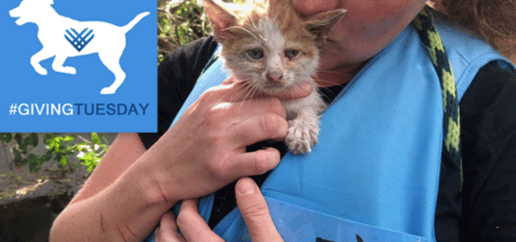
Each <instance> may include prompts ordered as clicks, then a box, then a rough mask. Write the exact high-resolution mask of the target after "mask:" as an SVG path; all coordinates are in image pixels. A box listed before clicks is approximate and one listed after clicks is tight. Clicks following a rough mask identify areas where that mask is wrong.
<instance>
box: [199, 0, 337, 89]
mask: <svg viewBox="0 0 516 242" xmlns="http://www.w3.org/2000/svg"><path fill="white" fill-rule="evenodd" d="M210 4H215V3H213V2H212V1H209V0H205V7H206V12H207V13H208V16H209V17H210V20H211V22H212V24H213V25H214V29H215V37H216V38H217V40H218V41H219V42H220V43H221V44H222V47H223V48H222V53H221V56H222V57H223V58H224V59H225V65H226V67H227V68H228V69H229V70H231V72H232V74H233V75H235V77H237V79H239V80H242V81H245V82H246V83H248V84H249V87H250V88H251V89H253V90H256V91H260V92H263V93H266V94H277V93H279V92H281V91H282V90H283V89H285V88H287V87H289V86H291V85H293V84H295V83H298V82H302V81H308V80H312V78H311V76H312V75H314V74H315V73H316V70H317V65H318V62H319V48H320V47H321V46H322V43H321V42H324V39H323V38H325V35H327V34H328V33H329V30H330V29H331V26H329V25H333V24H334V22H336V21H335V19H337V20H338V19H339V18H340V16H342V14H343V11H340V12H333V13H331V14H326V15H325V14H321V16H322V17H321V16H318V17H317V19H316V20H314V19H309V20H303V19H301V18H300V17H299V16H298V15H297V14H296V13H295V11H294V9H293V7H292V5H291V3H290V1H289V0H276V1H273V2H271V4H270V5H269V3H268V1H264V2H260V3H258V2H257V1H255V2H254V5H253V7H249V8H242V7H240V8H239V9H233V10H226V9H224V8H218V9H215V8H217V6H218V5H217V6H213V5H210ZM219 7H220V6H219ZM224 10H225V11H227V12H226V13H224V14H221V12H223V11H224ZM332 20H333V21H332ZM321 27H324V28H321ZM328 28H329V29H328Z"/></svg>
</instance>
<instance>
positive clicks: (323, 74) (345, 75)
mask: <svg viewBox="0 0 516 242" xmlns="http://www.w3.org/2000/svg"><path fill="white" fill-rule="evenodd" d="M366 62H367V61H364V62H362V63H357V64H349V65H346V66H344V67H341V68H340V69H336V70H331V71H320V72H318V73H317V76H316V77H315V78H314V79H315V82H317V84H318V85H319V86H320V87H331V86H337V85H343V84H346V83H348V82H349V81H351V79H352V78H353V77H354V76H355V75H356V74H357V73H358V71H360V69H361V68H362V67H363V66H364V65H365V63H366Z"/></svg>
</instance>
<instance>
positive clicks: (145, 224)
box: [51, 0, 516, 241]
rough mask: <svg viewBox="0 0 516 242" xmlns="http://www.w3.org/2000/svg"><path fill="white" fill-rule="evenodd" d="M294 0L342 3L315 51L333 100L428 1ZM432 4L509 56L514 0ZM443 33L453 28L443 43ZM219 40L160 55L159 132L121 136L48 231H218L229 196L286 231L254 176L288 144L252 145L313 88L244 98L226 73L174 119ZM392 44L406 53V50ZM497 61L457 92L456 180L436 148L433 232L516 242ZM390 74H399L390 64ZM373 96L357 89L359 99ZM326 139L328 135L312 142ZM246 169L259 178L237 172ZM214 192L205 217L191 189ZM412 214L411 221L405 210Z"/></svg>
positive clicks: (512, 115)
mask: <svg viewBox="0 0 516 242" xmlns="http://www.w3.org/2000/svg"><path fill="white" fill-rule="evenodd" d="M292 3H293V4H294V6H295V8H296V10H297V11H298V12H299V13H300V14H301V15H303V16H307V17H308V16H311V15H313V14H316V13H318V12H322V11H326V10H330V9H336V8H344V9H347V10H348V12H347V14H346V15H345V17H343V19H341V21H340V22H339V23H337V25H336V26H335V28H334V30H333V32H332V34H331V35H330V36H329V39H328V42H327V44H326V45H325V46H324V48H323V50H322V52H321V53H322V56H321V64H320V69H321V72H320V73H319V74H318V76H317V78H318V83H319V84H320V85H321V86H322V87H326V88H323V89H322V90H321V91H326V92H327V96H330V99H335V96H337V95H338V93H342V92H345V91H343V90H342V89H343V88H344V86H346V84H347V83H350V81H352V80H353V79H354V78H357V77H358V76H360V75H362V74H363V73H366V74H367V73H368V72H370V70H369V69H368V68H370V67H371V66H373V67H376V66H375V65H374V63H375V61H374V58H376V57H377V56H379V53H381V54H384V53H385V52H384V51H383V50H384V49H385V48H386V47H388V46H392V43H393V42H396V41H398V38H399V36H400V34H402V33H406V32H404V31H406V29H407V28H409V27H408V26H409V25H410V24H411V22H412V21H413V19H414V18H415V16H416V15H417V14H418V13H419V12H420V11H421V10H422V9H423V8H424V7H425V4H426V0H402V1H389V0H382V1H363V0H360V1H355V0H324V1H323V0H311V1H308V0H292ZM432 5H433V7H434V8H435V9H437V10H439V11H440V12H442V13H444V14H445V15H446V16H447V17H448V18H444V17H443V18H442V19H439V20H438V21H441V22H446V23H447V24H450V25H452V26H460V28H461V31H462V30H463V31H465V32H471V33H474V34H475V35H479V36H480V37H481V38H483V39H485V40H486V41H488V42H489V43H490V44H491V45H492V46H494V47H496V48H497V49H499V50H500V51H501V52H503V53H504V54H505V55H506V56H507V57H512V56H513V55H514V54H515V52H516V48H514V47H515V41H511V40H514V39H516V37H515V36H514V35H515V34H516V31H515V28H516V27H515V23H516V21H514V20H516V17H515V15H514V13H515V12H516V11H514V10H515V9H514V6H515V5H516V2H515V1H513V0H499V1H492V0H485V1H467V0H464V1H453V0H442V1H433V2H432ZM449 21H452V22H451V23H449ZM447 31H449V32H450V33H454V31H459V30H456V29H451V30H450V29H449V30H447ZM457 33H460V34H462V32H457ZM459 38H460V37H459V36H458V35H457V39H459ZM450 41H453V38H451V40H447V42H445V46H446V44H449V43H450ZM455 44H457V43H455ZM459 44H460V43H459ZM459 44H457V45H459ZM216 47H217V43H216V41H215V40H214V39H213V38H211V37H208V38H203V39H201V40H198V41H195V42H193V43H191V44H188V45H186V46H184V47H182V48H180V49H178V50H176V51H175V52H174V53H172V54H171V55H169V56H168V57H167V58H166V59H165V60H164V62H163V63H162V64H161V66H160V67H159V71H158V72H159V90H158V92H159V107H158V109H159V110H158V112H159V118H158V119H159V120H158V123H159V130H158V133H157V134H139V135H138V134H119V136H118V137H117V139H116V140H115V141H114V143H113V144H112V146H111V147H110V149H109V151H108V152H107V154H106V155H105V157H104V158H103V159H102V161H101V162H100V163H99V166H98V167H97V168H96V170H95V171H94V172H93V173H92V175H91V177H90V178H89V179H88V180H87V181H86V183H85V185H84V187H83V188H82V189H81V190H80V191H79V193H78V194H77V195H76V196H75V197H74V199H73V200H72V201H71V203H70V204H69V205H68V206H67V208H66V209H65V210H64V211H63V212H62V213H61V214H60V215H59V216H58V217H57V219H56V220H55V222H54V224H53V227H52V230H51V241H118V240H119V241H122V240H123V241H141V240H142V239H144V238H145V237H146V236H147V235H148V233H150V232H151V231H152V230H153V229H154V228H155V227H156V225H157V224H158V222H159V223H160V226H159V227H158V229H157V231H156V236H157V238H156V239H157V240H160V241H185V240H186V241H206V240H208V241H211V240H221V238H220V237H218V235H216V234H214V233H213V232H212V231H211V229H213V227H214V226H215V225H216V224H217V223H218V222H220V221H221V220H222V219H223V218H224V216H226V215H227V214H228V213H230V211H231V210H232V209H233V208H234V207H235V206H238V208H239V209H240V210H241V213H242V216H243V217H244V220H245V222H246V224H247V226H248V228H249V233H250V234H251V237H252V239H253V240H255V241H265V240H267V241H269V240H278V241H279V240H281V238H279V237H278V233H277V232H275V231H276V229H275V225H274V224H272V222H271V220H270V215H269V213H268V210H267V206H265V201H264V200H263V197H262V196H261V193H260V192H258V191H259V190H258V189H257V187H256V186H257V184H258V185H262V183H263V180H266V179H269V176H270V172H268V171H270V170H272V169H274V168H275V167H277V166H278V164H279V163H280V160H281V159H282V158H281V157H282V156H283V155H284V154H283V153H284V152H283V149H282V148H281V147H276V148H274V147H256V148H254V149H251V150H250V149H249V148H248V147H249V146H251V145H253V144H255V143H257V142H259V141H263V140H278V141H281V140H283V139H284V138H285V136H286V132H287V129H288V122H287V121H286V114H285V111H284V109H283V108H282V106H281V104H280V102H279V99H296V98H300V97H303V96H307V95H308V94H309V93H310V92H311V91H313V90H311V89H310V88H309V87H308V86H306V85H300V86H298V87H295V88H294V89H295V90H288V91H287V92H285V93H282V94H280V95H278V96H277V97H264V98H255V99H250V100H244V97H243V96H239V95H238V94H241V93H242V88H243V87H242V86H241V85H239V83H238V82H234V80H232V79H231V78H230V79H228V80H226V81H225V82H224V83H223V84H222V85H220V86H217V87H214V88H211V89H208V90H207V91H205V92H204V93H203V94H202V95H200V97H199V98H198V99H196V100H195V101H194V102H193V104H192V105H190V106H189V107H188V108H187V109H186V110H185V111H181V112H183V114H182V115H181V116H180V118H179V116H178V119H177V122H176V123H175V124H174V125H173V126H171V127H170V128H169V126H170V124H171V123H172V121H173V119H174V118H175V116H176V115H177V114H178V113H179V112H180V109H181V107H182V105H183V103H184V102H185V100H187V97H188V95H189V94H190V92H191V91H192V89H194V88H195V87H194V86H195V83H196V80H197V78H198V77H199V76H200V75H201V72H202V70H203V69H204V67H205V65H206V64H207V63H208V61H209V60H210V58H211V56H212V54H213V53H214V51H215V49H216ZM397 54H401V56H404V55H407V56H408V54H410V52H407V53H397ZM423 54H426V53H424V52H423ZM421 55H422V54H421ZM450 55H454V53H450ZM415 56H417V55H415ZM407 58H408V57H407ZM426 58H427V62H429V63H430V62H431V60H430V58H428V57H426ZM471 62H475V59H472V60H471ZM500 63H502V62H500V61H489V62H488V63H485V64H483V65H482V66H481V68H479V69H476V70H470V72H472V73H469V75H470V76H471V84H469V87H467V89H465V90H464V93H463V94H462V98H461V99H460V123H461V130H460V132H461V135H462V147H461V149H462V159H463V168H462V169H463V174H464V183H463V185H462V188H461V186H460V184H459V182H458V179H456V178H457V177H458V176H459V173H460V169H459V167H458V166H457V165H456V164H454V163H453V162H451V161H450V160H449V159H447V158H446V157H444V156H443V158H442V160H441V156H440V155H439V156H438V159H439V160H440V163H441V164H440V167H439V166H438V168H437V169H439V170H438V171H439V174H438V175H439V177H438V181H439V184H438V194H437V198H436V200H437V201H435V208H434V214H432V216H431V217H432V225H433V226H430V227H431V228H435V239H436V241H459V240H463V241H516V206H513V205H514V203H515V202H516V193H515V189H513V188H515V187H516V180H515V179H513V176H514V174H515V173H516V162H515V161H516V159H515V158H516V109H515V108H514V107H515V105H516V96H515V95H513V94H514V93H515V91H516V75H515V73H514V71H513V69H511V67H510V65H509V64H507V65H503V64H500ZM504 63H506V62H504ZM454 67H455V66H454ZM424 68H426V69H429V70H426V69H425V70H422V71H434V70H430V69H431V64H430V65H427V66H424ZM360 73H362V74H360ZM392 73H393V74H395V73H403V72H402V71H400V70H395V69H394V70H392ZM425 73H426V72H425ZM464 73H468V72H467V71H465V72H464ZM385 78H388V77H385ZM456 78H458V77H456ZM376 79H380V78H376ZM357 83H359V82H354V86H356V85H357ZM354 86H352V87H346V88H348V89H346V93H344V94H345V95H342V96H343V97H342V98H344V97H347V96H349V94H350V91H347V90H349V89H351V88H355V87H354ZM382 87H383V86H382ZM386 92H387V90H386ZM229 97H231V98H229ZM331 97H333V98H331ZM366 100H367V101H366ZM370 101H371V98H367V99H366V98H365V97H364V98H363V99H362V100H358V101H357V102H359V103H367V102H370ZM243 102H245V105H242V103H243ZM380 104H381V102H380ZM332 105H333V104H332ZM416 110H417V109H416ZM364 112H365V111H364ZM359 113H360V112H359ZM324 115H327V114H326V113H325V114H324ZM328 116H330V117H331V115H329V114H328ZM441 121H442V120H441ZM432 122H434V123H437V122H438V121H437V120H435V121H432ZM323 124H324V123H323ZM380 128H381V129H387V128H388V127H380ZM410 131H411V132H414V130H410ZM397 132H402V131H400V130H398V131H397ZM362 134H363V136H372V135H376V134H375V133H373V132H370V133H362ZM429 135H430V134H429ZM360 138H362V137H360ZM383 143H393V142H390V141H388V140H387V141H386V142H382V145H383ZM441 144H442V142H441ZM377 145H380V144H377ZM321 146H326V144H324V145H323V143H320V144H318V147H321ZM347 146H352V145H351V144H349V143H348V144H347ZM434 146H439V145H434ZM343 148H345V147H343ZM373 148H374V149H378V148H377V147H373ZM426 148H428V147H425V149H426ZM433 148H435V147H433ZM433 148H432V147H430V148H429V149H428V150H431V149H433ZM440 148H441V147H440V146H439V147H437V149H438V150H439V149H440ZM280 150H282V152H280ZM369 151H373V149H369V150H368V152H369ZM314 152H315V151H314ZM382 152H386V150H382ZM422 152H426V150H423V151H422ZM362 153H367V152H362ZM356 162H357V163H358V162H365V161H363V160H361V161H356ZM373 162H374V161H373ZM382 162H384V160H383V161H382ZM283 164H285V162H284V161H282V162H281V164H280V165H283ZM348 165H351V163H349V164H348ZM319 166H320V167H324V164H320V165H319ZM376 167H379V168H381V169H386V167H385V165H383V164H377V165H376V166H375V167H374V168H375V169H370V170H378V169H376ZM371 168H372V167H371ZM350 169H352V167H351V168H350ZM381 169H379V170H381ZM372 172H373V171H372ZM249 176H253V178H254V180H253V179H249V178H242V177H249ZM240 178H242V179H240ZM239 179H240V180H239ZM400 179H402V177H400ZM237 180H239V181H238V182H237V183H236V185H235V181H237ZM339 182H340V180H339ZM255 183H257V184H255ZM381 185H382V186H383V184H381ZM235 186H236V191H235V190H234V187H235ZM262 186H263V185H262ZM246 191H247V192H246ZM233 192H234V195H233ZM211 193H215V202H214V204H213V210H212V212H211V215H212V216H211V217H210V220H209V221H208V224H206V222H204V220H203V219H202V218H201V217H200V215H199V214H197V211H196V210H197V207H196V200H195V199H196V198H199V197H202V196H205V195H208V194H211ZM404 195H405V194H404ZM235 196H236V201H234V200H233V197H235ZM192 199H194V200H192ZM181 200H183V201H184V202H183V205H182V206H181V212H180V213H179V215H178V218H177V223H176V221H175V218H174V215H173V214H171V213H169V212H167V211H168V210H169V209H170V208H171V207H172V206H173V205H174V204H176V203H177V202H178V201H181ZM361 202H363V204H365V205H371V203H367V202H368V201H361ZM360 205H361V203H358V205H357V204H355V206H360ZM430 206H431V205H430ZM353 209H355V210H357V209H361V208H360V207H354V208H353ZM365 210H367V208H366V209H365ZM407 220H408V222H409V223H410V220H411V218H407ZM177 226H178V227H179V228H180V230H181V231H182V232H183V233H182V234H179V233H178V230H177ZM267 235H269V236H272V238H270V237H267Z"/></svg>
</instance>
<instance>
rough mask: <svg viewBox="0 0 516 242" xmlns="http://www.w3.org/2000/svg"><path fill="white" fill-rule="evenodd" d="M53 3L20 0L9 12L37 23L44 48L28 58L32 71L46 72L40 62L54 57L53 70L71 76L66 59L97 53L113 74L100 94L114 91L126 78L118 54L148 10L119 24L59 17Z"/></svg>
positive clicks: (72, 71) (48, 1)
mask: <svg viewBox="0 0 516 242" xmlns="http://www.w3.org/2000/svg"><path fill="white" fill-rule="evenodd" d="M52 4H54V1H53V0H23V1H22V2H21V3H20V6H18V7H16V8H14V9H12V10H11V11H9V14H10V15H11V17H13V18H19V19H17V20H16V24H17V25H20V26H21V25H23V24H25V23H35V24H36V25H37V26H38V29H39V30H38V39H39V41H40V42H41V44H42V45H43V49H41V50H40V51H39V52H38V53H36V54H34V55H33V56H32V57H31V58H30V64H31V65H32V67H34V70H35V71H36V72H37V73H39V74H40V75H47V70H46V69H45V68H43V67H42V66H41V65H40V64H39V62H40V61H42V60H46V59H48V58H51V57H53V56H55V58H54V61H53V63H52V69H54V71H56V72H61V73H66V74H72V75H74V74H75V73H76V71H75V68H73V67H71V66H63V64H64V62H65V61H66V58H68V57H74V56H80V55H88V54H92V53H98V54H99V57H100V60H101V61H102V63H103V64H104V65H105V66H106V67H107V68H108V69H109V70H110V71H111V72H112V73H113V74H114V75H115V81H114V82H113V84H111V86H109V87H105V88H103V89H102V90H101V91H100V93H101V94H113V93H115V92H116V90H117V89H118V87H120V85H122V83H123V82H124V80H125V77H126V75H125V72H124V71H123V70H122V68H121V67H120V56H122V53H123V52H124V49H125V44H126V43H125V34H126V33H127V32H128V31H129V30H131V29H132V28H133V27H134V25H136V24H137V23H138V22H139V21H140V20H141V19H142V18H144V17H145V16H147V15H149V14H150V13H149V12H143V13H140V14H138V15H137V16H136V17H135V18H134V19H133V20H132V21H131V22H129V23H128V24H127V25H125V26H122V27H119V26H115V25H113V24H110V23H106V22H100V21H86V22H80V21H77V20H73V19H70V18H67V17H64V16H61V15H59V14H58V13H57V12H56V11H55V10H54V9H53V8H52V6H51V5H52ZM81 34H82V35H81ZM88 41H89V42H88Z"/></svg>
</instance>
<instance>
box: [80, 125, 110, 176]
mask: <svg viewBox="0 0 516 242" xmlns="http://www.w3.org/2000/svg"><path fill="white" fill-rule="evenodd" d="M77 150H79V153H78V154H77V158H79V160H80V161H81V163H82V164H83V165H84V166H86V168H88V171H92V170H93V169H95V167H97V165H98V164H99V162H100V160H101V159H102V157H103V156H104V154H105V153H106V152H107V150H108V140H107V138H106V136H104V135H102V136H99V135H98V134H97V133H91V141H89V140H84V142H82V143H80V144H78V145H77Z"/></svg>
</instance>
